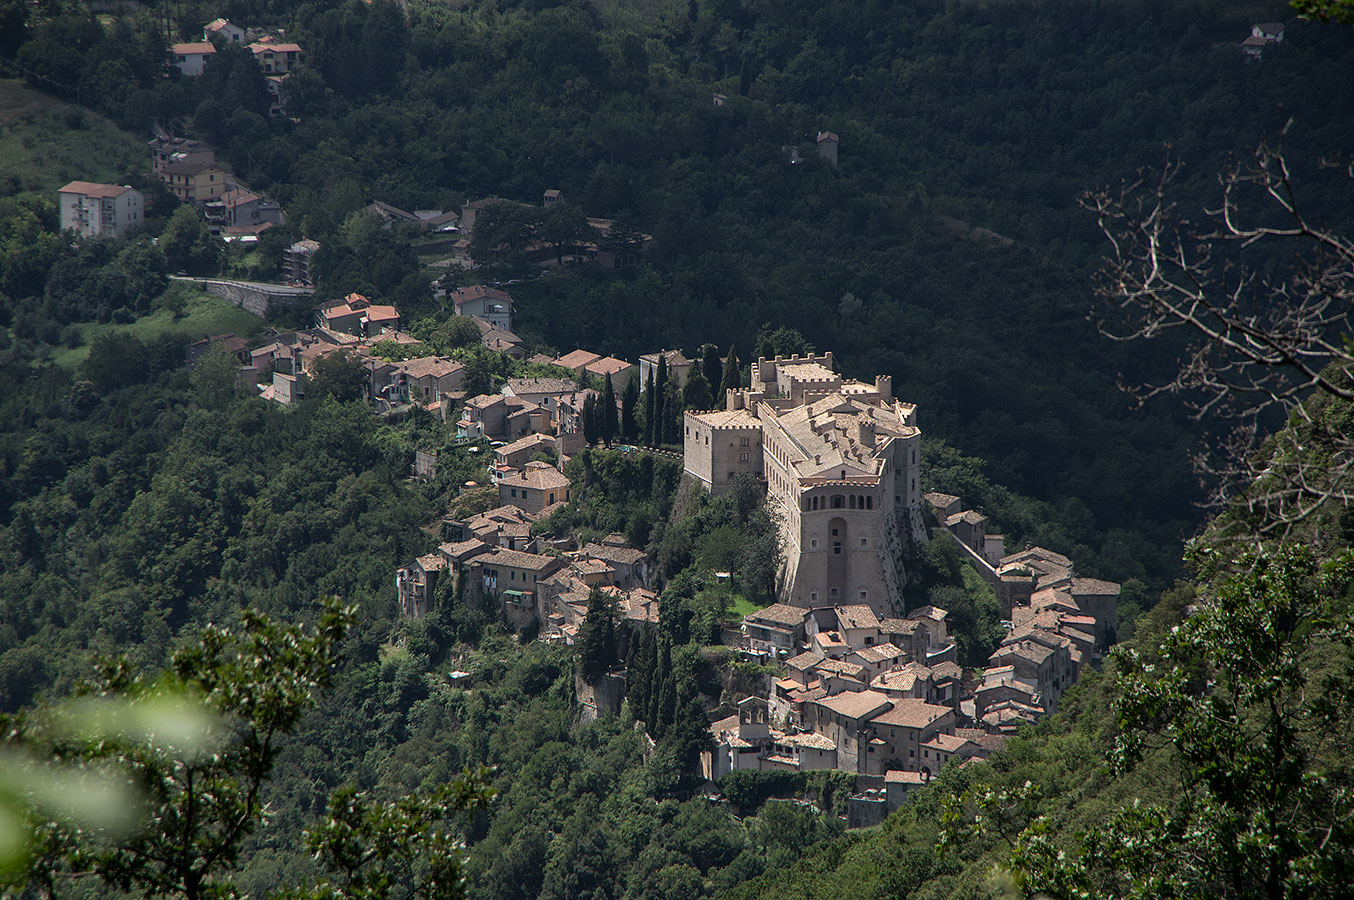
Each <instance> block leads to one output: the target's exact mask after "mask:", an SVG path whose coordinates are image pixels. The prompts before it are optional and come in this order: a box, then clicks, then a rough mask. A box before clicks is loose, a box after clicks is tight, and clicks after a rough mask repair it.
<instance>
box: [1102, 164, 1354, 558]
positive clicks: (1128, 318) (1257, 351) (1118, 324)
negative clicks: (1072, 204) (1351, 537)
mask: <svg viewBox="0 0 1354 900" xmlns="http://www.w3.org/2000/svg"><path fill="white" fill-rule="evenodd" d="M1323 168H1326V169H1343V170H1344V171H1343V174H1344V175H1345V176H1346V178H1350V179H1354V165H1351V164H1344V163H1341V164H1331V163H1329V162H1323ZM1181 170H1182V163H1180V162H1179V161H1178V160H1170V161H1168V162H1167V164H1166V165H1165V166H1164V167H1163V168H1162V170H1161V171H1160V172H1159V173H1156V174H1155V175H1151V176H1149V175H1147V174H1140V175H1139V178H1138V179H1137V180H1136V181H1134V182H1132V183H1131V184H1127V185H1125V186H1124V187H1123V188H1121V189H1120V190H1119V191H1118V192H1117V193H1112V192H1110V191H1108V190H1102V191H1097V192H1093V193H1090V194H1088V195H1086V196H1085V197H1084V198H1083V200H1082V206H1083V207H1084V208H1086V209H1088V210H1090V211H1091V212H1094V213H1095V214H1096V216H1097V219H1098V220H1099V224H1100V228H1101V230H1102V231H1104V233H1105V235H1106V237H1108V238H1109V241H1110V247H1111V252H1110V254H1109V256H1108V258H1107V261H1106V267H1105V269H1104V270H1103V271H1102V273H1101V281H1100V283H1099V285H1098V286H1097V294H1098V296H1099V297H1100V299H1101V300H1102V301H1103V302H1102V306H1101V308H1099V309H1097V310H1096V311H1095V312H1094V313H1093V314H1092V321H1093V322H1094V323H1095V324H1096V326H1097V327H1098V328H1099V329H1100V331H1101V333H1102V334H1104V335H1105V336H1106V337H1109V338H1111V339H1112V340H1116V341H1149V340H1156V339H1161V338H1163V337H1166V336H1168V335H1173V334H1176V333H1179V334H1181V335H1182V336H1183V337H1184V338H1185V342H1184V350H1183V353H1182V355H1181V356H1180V358H1179V359H1178V361H1177V363H1178V365H1177V370H1176V374H1175V376H1174V377H1173V378H1171V379H1170V380H1168V381H1166V382H1165V383H1162V384H1155V385H1133V386H1126V387H1125V389H1126V390H1128V391H1129V392H1130V393H1132V394H1133V395H1134V396H1135V397H1136V398H1137V400H1138V401H1139V402H1140V403H1142V402H1145V401H1147V400H1149V399H1151V398H1153V397H1157V396H1160V395H1163V394H1174V395H1179V396H1181V397H1183V398H1185V400H1186V403H1187V404H1188V406H1189V408H1190V410H1191V412H1192V414H1193V415H1194V416H1195V417H1196V419H1201V420H1202V419H1207V420H1209V421H1217V420H1226V419H1232V420H1235V421H1234V429H1233V430H1232V432H1231V433H1230V434H1229V435H1228V436H1227V437H1226V438H1225V439H1224V440H1223V441H1222V442H1221V443H1220V445H1219V446H1216V447H1211V448H1208V449H1207V450H1205V451H1203V452H1201V453H1200V454H1199V455H1198V457H1196V459H1195V464H1196V470H1197V471H1199V473H1200V475H1201V476H1202V477H1204V478H1205V479H1206V480H1207V481H1208V482H1209V483H1210V484H1211V487H1212V495H1211V497H1210V500H1211V502H1212V503H1214V504H1217V505H1225V504H1231V503H1233V502H1234V501H1236V500H1241V501H1242V502H1243V503H1244V506H1245V511H1246V514H1247V515H1248V516H1249V517H1250V518H1251V519H1253V522H1252V524H1253V525H1254V526H1255V527H1256V534H1257V535H1258V536H1263V537H1274V536H1279V535H1282V534H1286V533H1287V531H1288V530H1289V529H1290V528H1291V527H1292V526H1293V525H1295V524H1296V523H1298V522H1302V521H1305V520H1307V519H1309V518H1310V517H1311V516H1312V515H1313V514H1315V513H1317V512H1318V511H1319V510H1321V509H1322V508H1323V507H1325V506H1327V505H1328V504H1330V503H1332V502H1336V503H1340V504H1349V503H1350V502H1351V500H1354V492H1351V490H1350V488H1349V486H1348V476H1349V475H1350V473H1351V470H1354V433H1351V429H1348V428H1341V427H1333V426H1332V425H1331V424H1330V422H1329V419H1328V415H1327V413H1326V412H1325V410H1326V407H1325V406H1324V405H1323V404H1329V403H1332V402H1334V403H1337V404H1341V405H1347V404H1349V403H1350V402H1351V401H1354V344H1351V341H1350V319H1349V314H1350V308H1351V301H1352V300H1354V242H1351V241H1350V240H1349V239H1347V238H1345V237H1343V236H1342V235H1339V234H1337V233H1335V232H1334V231H1332V230H1330V229H1328V228H1325V227H1322V226H1320V225H1318V224H1316V223H1314V222H1313V221H1311V220H1310V219H1309V218H1308V217H1307V216H1306V215H1305V214H1304V212H1303V211H1302V208H1301V206H1300V204H1299V202H1298V199H1297V195H1296V192H1295V186H1294V176H1293V173H1292V171H1291V169H1290V167H1289V164H1288V161H1287V160H1286V159H1285V158H1284V155H1283V152H1282V150H1280V149H1275V148H1272V147H1270V146H1269V145H1265V144H1262V145H1261V146H1260V148H1259V149H1258V150H1257V151H1256V152H1255V155H1254V157H1253V158H1252V159H1250V160H1248V161H1247V162H1246V163H1245V164H1243V165H1236V166H1233V167H1232V168H1230V169H1229V170H1228V171H1226V172H1224V173H1223V174H1221V175H1220V176H1219V179H1218V180H1219V187H1220V192H1221V202H1220V205H1219V206H1218V208H1216V209H1209V210H1205V211H1204V218H1203V220H1202V221H1201V222H1198V223H1196V222H1192V221H1190V220H1189V219H1188V218H1186V216H1185V215H1184V214H1183V212H1182V210H1181V208H1180V206H1179V205H1178V204H1177V203H1176V201H1175V200H1174V199H1173V194H1174V185H1175V182H1176V181H1177V180H1178V179H1179V176H1180V173H1181ZM1257 250H1265V251H1271V250H1272V251H1275V252H1283V253H1286V254H1288V258H1287V260H1286V264H1285V266H1284V267H1283V268H1282V274H1281V276H1280V277H1274V276H1273V275H1268V274H1264V273H1262V272H1261V271H1258V270H1257V269H1256V268H1254V267H1253V266H1252V265H1251V264H1250V260H1251V259H1252V258H1254V257H1256V256H1257ZM1266 271H1268V268H1267V269H1266ZM1276 410H1280V411H1282V412H1283V414H1284V415H1285V416H1286V417H1287V421H1288V422H1289V423H1290V425H1291V426H1292V427H1291V428H1290V429H1289V430H1287V431H1285V432H1283V433H1282V434H1280V435H1278V436H1276V437H1274V438H1272V439H1271V440H1270V441H1269V442H1268V443H1266V444H1265V445H1264V447H1263V449H1261V446H1260V444H1259V443H1258V439H1259V437H1260V435H1261V434H1262V433H1263V430H1264V429H1263V428H1262V427H1261V422H1262V421H1263V417H1264V416H1265V415H1267V414H1270V415H1272V414H1273V413H1274V412H1275V411H1276ZM1257 451H1259V452H1257Z"/></svg>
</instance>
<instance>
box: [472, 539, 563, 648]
mask: <svg viewBox="0 0 1354 900" xmlns="http://www.w3.org/2000/svg"><path fill="white" fill-rule="evenodd" d="M563 567H564V560H563V559H560V558H559V557H556V556H541V555H538V554H535V553H524V552H522V551H520V550H505V549H503V548H501V547H492V548H490V549H489V550H488V551H487V552H485V553H480V554H478V555H476V556H474V557H471V558H470V560H469V561H468V564H467V569H468V573H469V579H470V580H469V582H468V583H467V591H466V597H467V601H468V602H471V603H473V604H478V605H484V604H487V603H494V602H497V603H498V604H499V605H500V606H501V608H502V611H503V613H504V615H505V616H506V617H507V619H508V621H509V622H510V623H511V624H512V626H513V627H514V628H519V629H520V628H526V627H528V626H530V625H533V624H537V623H539V622H541V621H542V620H543V618H544V617H543V616H541V615H540V614H539V611H538V609H537V601H538V594H539V591H540V583H541V582H543V581H545V580H546V579H547V578H549V577H550V576H551V575H553V574H554V573H555V572H558V571H559V570H560V569H562V568H563ZM471 588H473V592H472V590H471ZM472 596H473V599H472Z"/></svg>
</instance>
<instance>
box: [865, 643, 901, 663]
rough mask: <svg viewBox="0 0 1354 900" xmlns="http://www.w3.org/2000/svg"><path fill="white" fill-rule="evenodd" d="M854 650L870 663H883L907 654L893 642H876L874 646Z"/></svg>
mask: <svg viewBox="0 0 1354 900" xmlns="http://www.w3.org/2000/svg"><path fill="white" fill-rule="evenodd" d="M853 652H854V654H855V655H856V656H859V657H860V658H861V659H863V660H865V661H866V662H868V663H881V662H884V661H885V660H889V659H897V658H898V657H900V656H906V655H907V653H906V652H905V651H904V650H901V649H899V648H898V647H895V646H894V645H893V644H876V645H874V646H873V647H864V648H862V649H860V650H856V651H853Z"/></svg>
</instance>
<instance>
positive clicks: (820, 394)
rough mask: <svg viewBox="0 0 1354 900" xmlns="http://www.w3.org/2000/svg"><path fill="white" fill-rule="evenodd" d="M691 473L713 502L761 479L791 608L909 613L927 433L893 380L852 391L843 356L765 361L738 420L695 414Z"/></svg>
mask: <svg viewBox="0 0 1354 900" xmlns="http://www.w3.org/2000/svg"><path fill="white" fill-rule="evenodd" d="M683 444H684V446H683V450H684V453H683V457H684V460H685V467H686V471H687V474H689V475H690V476H691V477H693V478H695V479H696V480H698V481H699V482H700V483H701V484H702V485H703V486H704V487H705V488H706V489H707V490H709V491H710V492H711V493H712V494H714V495H716V496H718V495H719V494H722V493H724V492H725V491H727V490H728V489H729V488H730V487H731V486H732V484H733V482H734V480H735V479H736V478H737V477H738V476H739V475H743V474H750V475H753V476H755V477H757V478H758V479H759V480H761V481H762V482H764V483H765V485H766V490H767V504H768V506H769V507H770V509H771V512H772V514H773V515H774V516H775V517H776V519H777V521H778V523H779V531H780V539H781V552H782V555H783V559H784V568H783V570H782V573H781V574H782V579H781V583H782V589H781V596H782V598H783V602H785V603H789V604H791V605H794V606H800V607H819V606H841V605H847V604H867V605H869V606H870V607H871V608H873V609H874V610H875V611H876V612H877V613H878V614H879V615H881V616H892V615H896V614H899V613H900V612H901V610H902V597H901V588H902V585H903V584H904V582H905V581H906V573H905V571H904V569H903V551H904V547H905V545H906V543H907V541H908V540H909V539H913V538H916V539H920V538H921V537H922V535H923V524H922V513H921V509H922V506H921V500H922V494H921V488H920V474H919V473H920V468H921V462H920V454H921V430H920V429H919V428H918V427H917V412H916V407H915V406H913V405H912V404H909V403H902V402H900V401H898V400H896V399H895V398H894V396H893V385H892V379H891V378H889V376H887V375H879V376H876V378H875V380H874V384H873V385H870V384H865V383H863V382H859V381H845V380H843V379H842V377H841V376H840V375H838V374H837V373H836V372H834V371H833V361H832V353H831V352H828V353H824V354H823V355H821V356H815V355H808V356H792V357H789V358H788V359H787V358H783V357H780V356H777V357H776V358H775V359H766V358H764V357H763V358H760V359H758V360H757V362H755V363H753V365H752V377H751V386H750V387H748V388H745V389H743V390H737V391H729V392H728V403H727V409H725V410H721V411H701V412H693V411H688V412H687V413H686V415H685V422H684V434H683Z"/></svg>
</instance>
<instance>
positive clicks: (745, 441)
mask: <svg viewBox="0 0 1354 900" xmlns="http://www.w3.org/2000/svg"><path fill="white" fill-rule="evenodd" d="M747 445H748V439H747V438H745V437H741V438H739V439H738V446H740V447H746V446H747Z"/></svg>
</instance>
